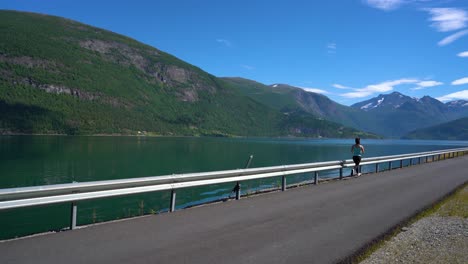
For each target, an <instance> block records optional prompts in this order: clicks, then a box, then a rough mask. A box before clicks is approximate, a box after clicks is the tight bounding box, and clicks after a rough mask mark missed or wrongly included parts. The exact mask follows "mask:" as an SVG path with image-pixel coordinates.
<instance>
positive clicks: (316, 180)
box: [314, 171, 319, 185]
mask: <svg viewBox="0 0 468 264" xmlns="http://www.w3.org/2000/svg"><path fill="white" fill-rule="evenodd" d="M318 182H319V179H318V171H316V172H314V184H315V185H317V184H318Z"/></svg>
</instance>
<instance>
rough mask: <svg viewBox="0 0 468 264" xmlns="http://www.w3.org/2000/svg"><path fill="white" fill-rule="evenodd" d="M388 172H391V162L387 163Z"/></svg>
mask: <svg viewBox="0 0 468 264" xmlns="http://www.w3.org/2000/svg"><path fill="white" fill-rule="evenodd" d="M388 170H392V162H391V161H389V162H388Z"/></svg>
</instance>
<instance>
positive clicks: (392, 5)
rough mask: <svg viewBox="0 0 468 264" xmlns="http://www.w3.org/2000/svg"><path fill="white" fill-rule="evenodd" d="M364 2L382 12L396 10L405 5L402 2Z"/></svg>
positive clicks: (375, 0)
mask: <svg viewBox="0 0 468 264" xmlns="http://www.w3.org/2000/svg"><path fill="white" fill-rule="evenodd" d="M364 2H366V3H367V4H368V5H369V6H371V7H374V8H377V9H381V10H384V11H391V10H394V9H397V8H398V7H400V6H401V5H403V4H404V3H405V1H403V0H365V1H364Z"/></svg>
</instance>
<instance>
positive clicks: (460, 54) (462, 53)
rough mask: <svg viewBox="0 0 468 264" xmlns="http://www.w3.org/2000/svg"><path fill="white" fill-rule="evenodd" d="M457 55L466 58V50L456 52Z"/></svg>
mask: <svg viewBox="0 0 468 264" xmlns="http://www.w3.org/2000/svg"><path fill="white" fill-rule="evenodd" d="M457 56H458V57H462V58H466V57H468V51H463V52H460V53H458V54H457Z"/></svg>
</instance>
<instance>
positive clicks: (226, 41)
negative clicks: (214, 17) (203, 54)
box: [216, 39, 232, 47]
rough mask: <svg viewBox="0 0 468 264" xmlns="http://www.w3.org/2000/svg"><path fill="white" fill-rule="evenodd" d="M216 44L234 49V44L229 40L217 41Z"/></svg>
mask: <svg viewBox="0 0 468 264" xmlns="http://www.w3.org/2000/svg"><path fill="white" fill-rule="evenodd" d="M216 42H218V43H221V44H223V45H225V46H226V47H232V43H231V42H230V41H229V40H227V39H216Z"/></svg>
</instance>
